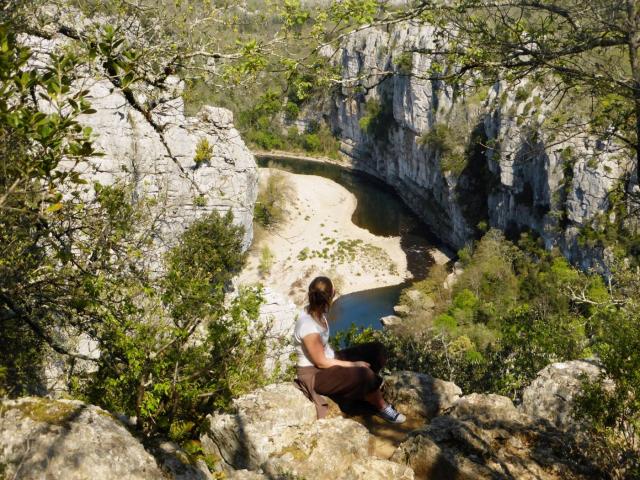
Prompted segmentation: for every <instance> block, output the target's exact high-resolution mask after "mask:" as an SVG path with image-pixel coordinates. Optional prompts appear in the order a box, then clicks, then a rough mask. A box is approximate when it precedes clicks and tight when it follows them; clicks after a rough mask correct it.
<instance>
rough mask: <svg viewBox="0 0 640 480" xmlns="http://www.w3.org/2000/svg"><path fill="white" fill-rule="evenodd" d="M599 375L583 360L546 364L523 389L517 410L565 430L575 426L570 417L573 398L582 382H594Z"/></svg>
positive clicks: (595, 369)
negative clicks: (520, 402)
mask: <svg viewBox="0 0 640 480" xmlns="http://www.w3.org/2000/svg"><path fill="white" fill-rule="evenodd" d="M601 373H602V370H601V369H600V367H598V366H597V365H596V364H595V363H594V362H589V361H585V360H572V361H570V362H562V363H552V364H551V365H547V366H546V367H545V368H543V369H542V370H540V372H538V375H537V377H536V379H535V380H534V381H533V382H532V383H531V385H529V386H528V387H527V388H526V389H525V390H524V392H523V394H522V405H521V406H520V408H521V409H522V411H523V412H524V413H526V414H528V415H531V416H533V417H536V418H541V419H544V420H547V421H549V422H551V424H552V425H554V426H556V427H558V428H560V429H563V430H569V429H571V428H572V427H573V426H575V424H576V422H575V420H574V419H573V416H572V410H573V399H574V398H575V396H576V395H577V394H578V393H579V392H580V391H581V388H582V382H583V379H588V380H595V379H597V378H598V376H599V375H600V374H601Z"/></svg>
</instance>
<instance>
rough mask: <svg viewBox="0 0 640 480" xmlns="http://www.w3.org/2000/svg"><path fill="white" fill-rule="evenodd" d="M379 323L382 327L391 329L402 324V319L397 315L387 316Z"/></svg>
mask: <svg viewBox="0 0 640 480" xmlns="http://www.w3.org/2000/svg"><path fill="white" fill-rule="evenodd" d="M380 323H381V324H382V326H383V327H391V326H394V325H399V324H401V323H402V319H401V318H400V317H398V316H397V315H387V316H385V317H382V318H381V319H380Z"/></svg>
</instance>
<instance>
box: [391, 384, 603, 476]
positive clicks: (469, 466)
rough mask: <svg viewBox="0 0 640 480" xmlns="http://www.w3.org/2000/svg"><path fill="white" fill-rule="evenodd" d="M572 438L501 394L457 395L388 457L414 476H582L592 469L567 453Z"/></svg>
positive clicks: (593, 470) (585, 460) (587, 474)
mask: <svg viewBox="0 0 640 480" xmlns="http://www.w3.org/2000/svg"><path fill="white" fill-rule="evenodd" d="M570 453H573V452H572V438H571V437H567V436H566V435H565V434H563V433H562V432H560V431H559V430H556V429H554V428H553V427H550V426H548V425H546V424H543V423H538V422H535V421H534V419H532V418H531V417H529V416H527V415H525V414H523V413H522V412H519V411H518V410H517V409H516V408H515V407H514V406H513V403H512V402H511V400H510V399H508V398H506V397H501V396H499V395H480V394H474V395H470V396H468V397H462V398H461V399H460V400H459V401H458V402H457V403H456V405H455V406H454V407H453V409H452V411H451V413H450V414H449V415H443V416H440V417H437V418H434V419H433V420H432V421H431V423H430V424H429V425H428V426H427V427H425V428H424V429H422V430H417V431H415V432H413V433H412V434H411V435H410V437H409V439H407V441H406V442H404V443H402V444H401V445H400V447H398V449H397V450H396V451H395V452H394V454H393V456H392V457H391V460H393V461H396V462H398V463H402V464H406V465H409V466H410V467H411V468H412V469H413V470H414V472H415V476H416V478H417V479H425V480H426V479H430V480H431V479H454V478H455V479H465V480H467V479H468V480H471V479H478V478H501V479H502V478H504V479H508V478H517V479H531V480H533V479H536V480H541V479H554V480H560V479H563V480H564V479H585V480H586V479H587V478H597V477H598V472H597V471H596V470H595V469H594V467H592V466H591V465H590V463H589V460H588V459H586V458H575V456H574V457H571V456H570Z"/></svg>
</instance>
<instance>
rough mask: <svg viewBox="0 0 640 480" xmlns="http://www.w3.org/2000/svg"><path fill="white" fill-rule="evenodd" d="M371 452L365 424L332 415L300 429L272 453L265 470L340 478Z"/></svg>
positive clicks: (317, 477) (300, 475)
mask: <svg viewBox="0 0 640 480" xmlns="http://www.w3.org/2000/svg"><path fill="white" fill-rule="evenodd" d="M369 454H370V435H369V432H368V431H367V429H366V428H365V427H364V426H362V425H360V424H359V423H357V422H355V421H353V420H349V419H346V418H330V419H324V420H318V421H317V422H315V423H314V424H313V425H311V426H310V427H308V428H304V429H300V430H298V431H297V432H296V434H295V436H293V437H292V438H290V439H289V441H288V442H287V445H286V446H285V447H284V448H282V449H281V450H279V451H277V452H273V453H272V454H271V455H270V456H269V459H268V460H267V461H266V462H265V464H264V470H265V472H267V473H268V474H272V475H278V474H289V475H293V476H296V477H301V478H308V479H324V478H339V477H341V476H343V475H345V474H346V473H347V471H348V470H349V469H350V467H351V466H352V464H353V463H354V462H357V461H360V460H362V459H364V458H367V457H368V455H369ZM355 468H357V467H355ZM350 478H353V479H355V478H362V479H364V478H368V477H362V476H354V477H350Z"/></svg>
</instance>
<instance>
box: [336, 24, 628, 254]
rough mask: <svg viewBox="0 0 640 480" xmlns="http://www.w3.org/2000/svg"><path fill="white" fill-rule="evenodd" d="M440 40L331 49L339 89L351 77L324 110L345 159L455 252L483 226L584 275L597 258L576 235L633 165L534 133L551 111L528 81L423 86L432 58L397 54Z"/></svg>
mask: <svg viewBox="0 0 640 480" xmlns="http://www.w3.org/2000/svg"><path fill="white" fill-rule="evenodd" d="M438 42H439V40H438V35H437V31H436V29H435V27H431V26H425V25H414V24H411V23H405V24H401V25H399V26H396V27H395V28H393V29H392V30H391V31H384V30H366V31H363V32H359V33H356V34H354V35H352V36H351V37H349V38H348V39H347V40H346V41H345V43H344V44H343V45H342V46H341V48H340V49H339V50H337V51H336V52H330V53H331V54H332V55H333V57H332V58H333V59H334V61H335V62H336V64H338V65H340V66H341V69H342V76H343V79H344V80H347V79H358V80H357V82H356V83H355V84H354V82H353V81H351V82H348V83H346V84H345V85H346V86H344V87H342V88H341V89H340V90H338V91H337V92H335V93H334V96H333V98H332V101H331V103H332V105H331V108H332V112H331V114H330V116H329V122H330V124H331V125H332V128H333V129H334V131H335V132H336V133H337V134H338V136H339V138H340V139H341V140H342V147H343V151H344V152H345V153H346V154H347V155H349V156H350V157H351V158H352V160H353V165H354V167H355V168H357V169H360V170H363V171H366V172H368V173H370V174H373V175H375V176H376V177H379V178H381V179H382V180H384V181H385V182H386V183H388V184H390V185H392V186H393V187H395V188H396V190H397V191H398V193H399V194H400V195H401V196H402V197H403V198H404V200H405V201H406V202H407V204H408V205H409V206H410V207H411V208H412V209H413V210H414V211H415V212H416V213H417V214H418V215H419V216H420V217H421V218H422V219H423V220H424V221H425V222H426V223H427V224H429V225H430V226H431V227H432V228H433V230H434V231H435V232H436V233H437V234H438V236H439V237H440V238H442V239H443V240H444V241H445V242H447V243H449V244H450V245H452V246H454V247H456V248H459V247H461V246H463V245H464V244H465V243H466V242H467V241H468V240H469V239H471V238H473V236H474V235H476V234H477V233H478V232H479V229H478V224H481V223H484V224H486V227H495V228H499V229H501V230H503V231H505V232H506V233H507V234H509V235H512V236H514V237H515V236H517V234H518V233H519V232H521V231H524V230H531V231H534V232H536V233H537V234H539V235H540V236H542V238H543V239H544V241H545V243H546V245H547V247H551V246H558V247H560V248H561V249H562V251H563V253H564V254H565V255H566V256H567V257H568V258H569V259H570V260H572V261H573V262H575V263H578V264H581V265H582V266H583V267H589V266H590V265H591V264H592V263H593V262H594V259H596V258H598V257H601V256H602V252H594V251H584V250H583V249H579V248H578V240H577V236H578V229H579V228H580V227H582V226H584V225H586V224H588V222H590V221H591V220H592V219H594V218H595V217H596V216H597V215H599V214H601V213H603V212H605V211H606V210H607V208H608V205H609V204H608V202H609V200H608V193H609V192H610V191H611V190H612V188H614V187H615V186H616V185H617V184H618V182H619V181H620V179H621V177H623V175H624V174H625V172H627V171H628V170H629V163H630V160H629V159H628V158H625V157H624V156H622V155H620V154H619V152H618V148H617V147H616V146H615V145H612V144H607V143H604V142H602V141H600V140H598V139H596V138H592V137H589V136H587V135H586V134H581V133H580V132H578V131H577V130H576V131H575V132H571V131H564V132H563V135H562V136H558V135H557V132H554V131H552V130H551V129H550V128H548V127H546V126H543V127H541V126H540V124H541V123H542V121H543V120H544V119H549V118H551V117H552V116H553V115H554V113H555V112H553V111H552V105H551V104H550V103H549V102H548V101H547V99H546V98H544V97H543V95H542V93H541V91H540V90H539V89H538V88H537V87H536V86H535V85H534V84H533V83H531V84H528V83H527V82H523V83H522V84H521V85H520V86H519V87H518V88H517V89H513V88H512V89H509V90H507V89H506V88H505V85H504V84H496V85H494V86H493V87H492V88H491V89H488V90H486V91H476V92H474V93H473V94H472V95H465V94H464V93H463V92H456V91H454V90H452V89H451V88H450V87H448V86H444V85H443V83H442V82H439V81H432V80H428V79H425V78H424V76H425V75H429V72H431V71H433V69H434V68H438V67H437V66H436V65H434V62H433V58H432V57H431V56H428V55H424V54H420V53H415V52H414V53H403V52H407V51H408V50H411V49H426V48H430V49H434V48H436V47H437V46H438ZM444 68H448V67H447V66H445V67H444ZM421 75H422V76H423V78H421V77H420V76H421ZM354 92H359V93H354ZM363 92H365V93H363ZM547 123H549V122H547ZM472 139H473V141H471V140H472ZM483 228H485V227H484V226H483Z"/></svg>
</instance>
